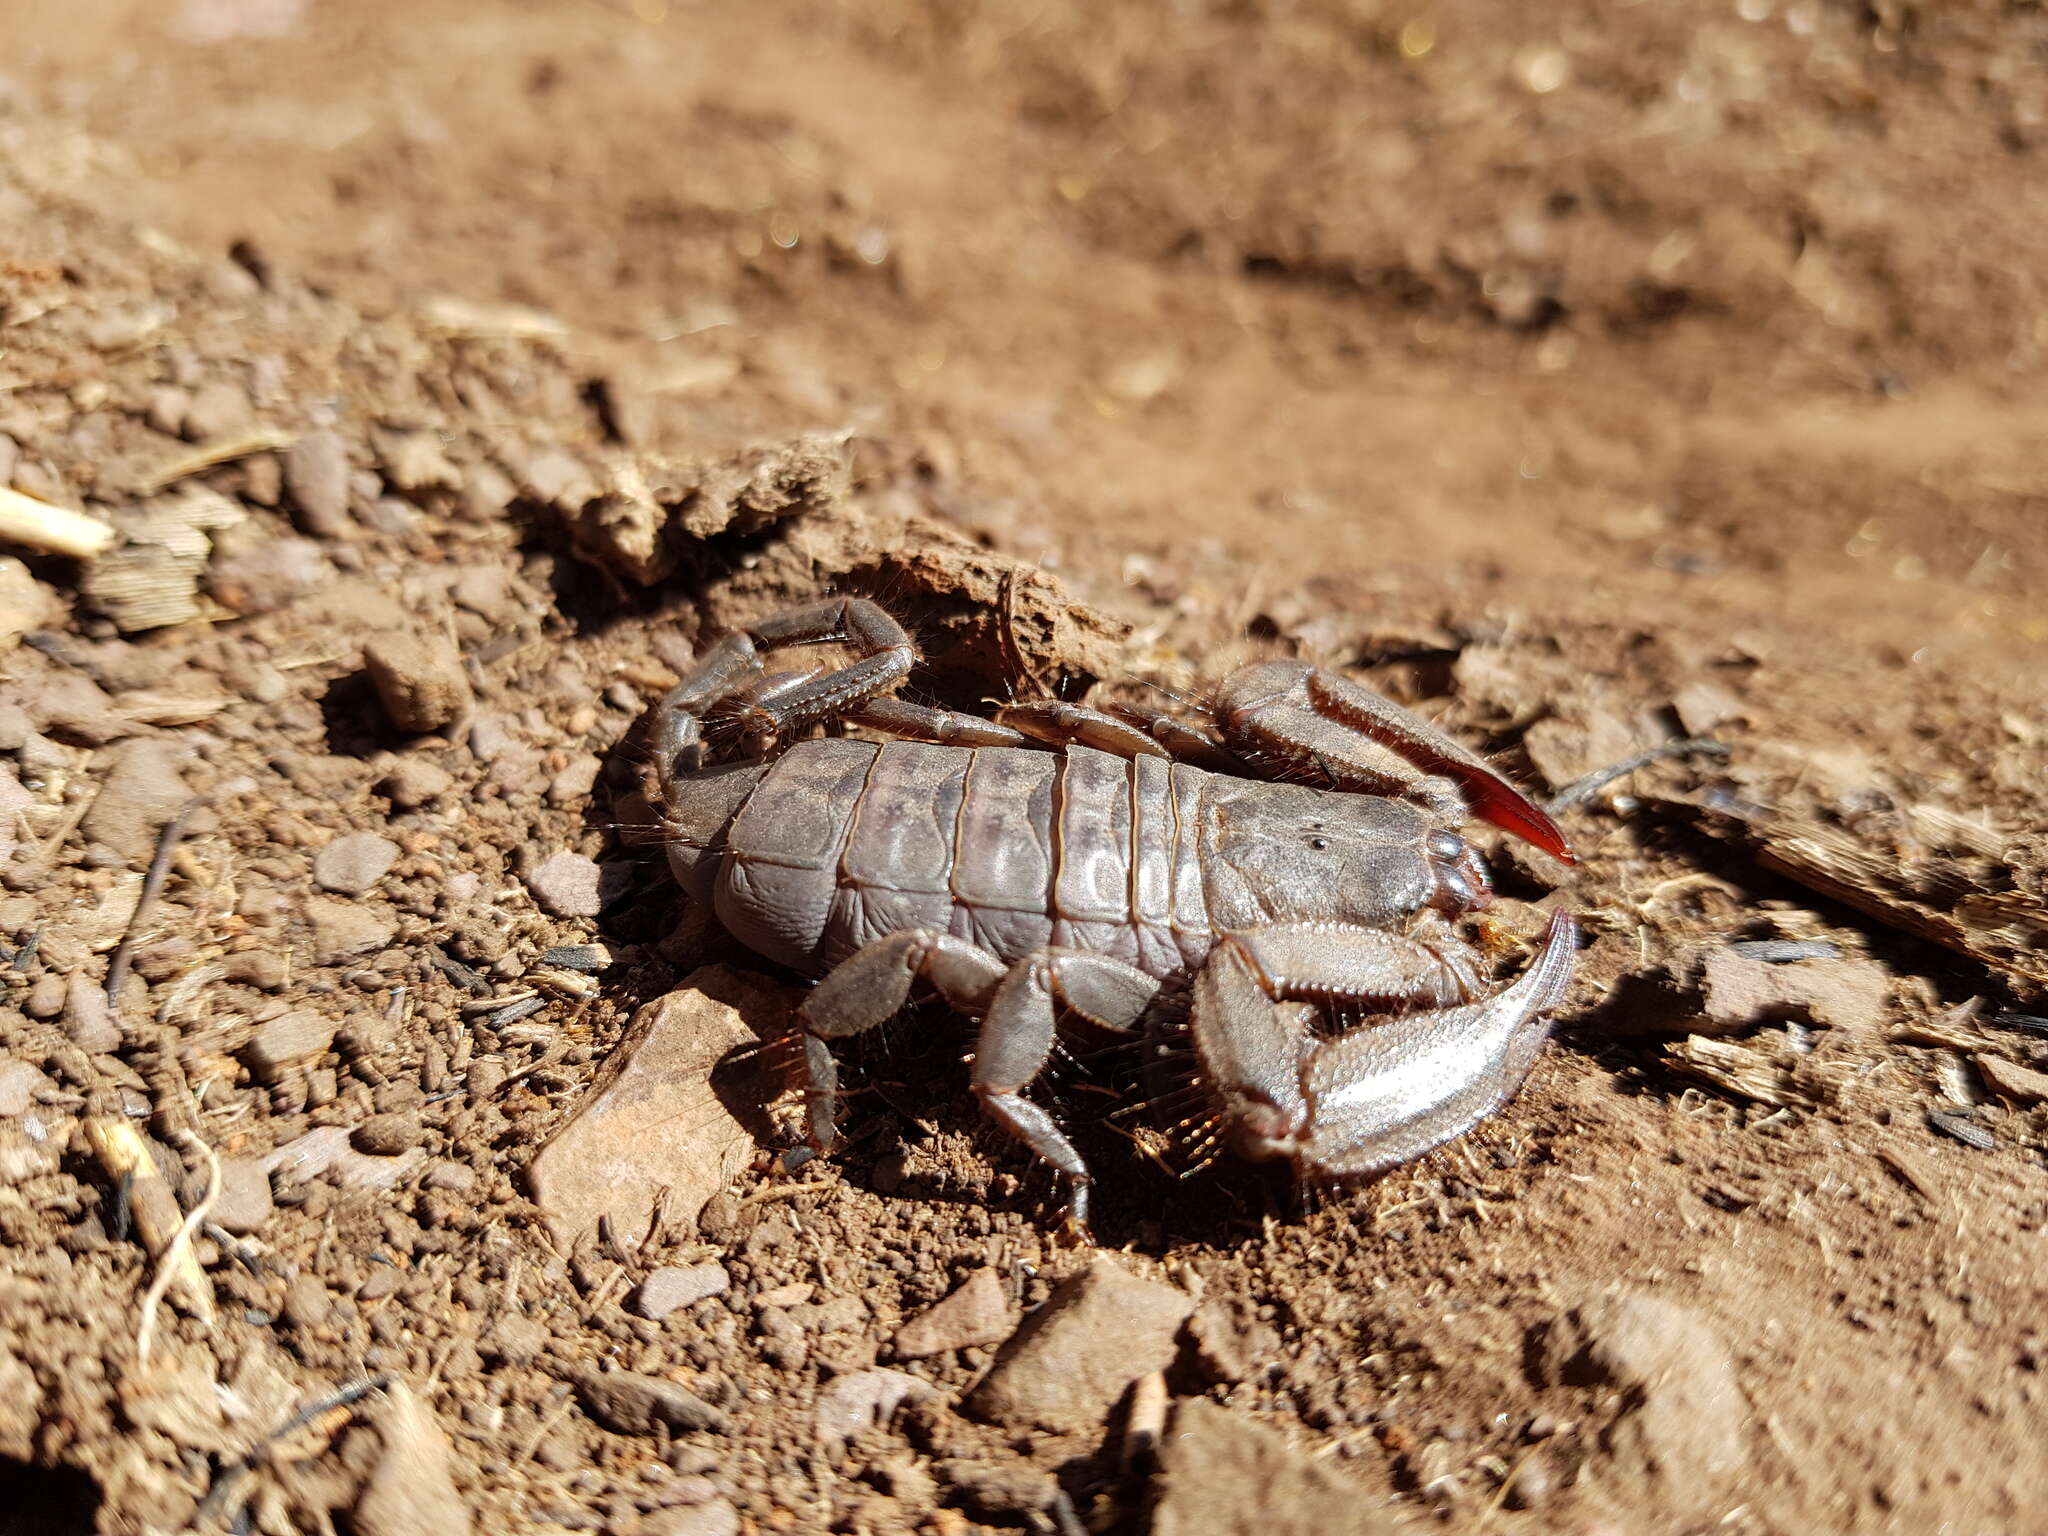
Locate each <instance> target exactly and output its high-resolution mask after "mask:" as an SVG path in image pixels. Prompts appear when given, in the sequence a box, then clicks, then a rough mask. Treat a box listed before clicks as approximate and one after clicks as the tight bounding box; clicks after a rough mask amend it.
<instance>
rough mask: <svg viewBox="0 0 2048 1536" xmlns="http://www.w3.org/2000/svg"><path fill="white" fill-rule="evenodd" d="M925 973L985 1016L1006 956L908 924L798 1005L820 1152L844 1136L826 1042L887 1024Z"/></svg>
mask: <svg viewBox="0 0 2048 1536" xmlns="http://www.w3.org/2000/svg"><path fill="white" fill-rule="evenodd" d="M920 976H922V977H923V978H924V979H925V980H926V981H928V982H930V983H931V984H932V985H933V986H934V987H935V988H937V989H938V992H939V995H940V996H941V997H943V998H945V1000H946V1001H947V1002H948V1003H950V1004H952V1005H953V1006H954V1007H955V1008H958V1009H959V1010H960V1011H961V1012H962V1013H969V1014H979V1013H981V1012H982V1011H983V1010H984V1009H986V1008H987V1007H988V1006H989V999H990V997H991V996H992V995H993V994H994V992H995V990H996V984H997V983H998V982H1000V981H1001V980H1002V979H1003V962H1002V961H1000V960H998V959H997V958H996V957H995V956H994V955H992V954H990V953H989V952H988V951H987V950H985V949H980V948H977V947H976V946H975V945H972V944H970V943H968V942H967V941H966V940H965V939H960V938H955V937H954V936H953V935H952V934H950V933H943V932H941V931H940V930H938V929H936V928H906V929H902V930H900V931H898V932H896V933H891V934H885V935H884V936H883V937H881V938H879V939H876V940H875V941H874V942H873V943H871V944H866V945H863V946H862V947H861V948H859V949H857V950H855V951H854V952H853V953H852V954H851V955H849V956H847V957H846V959H844V960H842V961H840V962H839V964H838V965H836V966H834V967H833V968H832V970H831V972H830V973H829V974H828V975H827V976H826V977H825V979H824V980H822V981H820V982H819V983H818V984H817V986H815V987H813V988H812V989H811V993H810V995H809V996H808V997H806V998H805V999H804V1001H803V1004H802V1006H801V1007H799V1008H798V1009H797V1023H798V1025H799V1026H800V1027H801V1028H802V1030H803V1045H804V1073H805V1085H804V1107H805V1113H806V1115H807V1117H808V1119H809V1122H810V1137H811V1143H812V1145H814V1146H816V1147H817V1149H818V1150H819V1151H821V1152H823V1151H829V1150H830V1149H831V1147H832V1144H833V1143H834V1142H836V1141H837V1140H838V1139H839V1126H838V1108H839V1064H838V1063H837V1062H836V1061H834V1060H833V1059H832V1050H831V1047H830V1046H829V1045H827V1044H826V1042H827V1041H830V1040H842V1039H845V1038H846V1037H847V1036H849V1035H857V1034H860V1033H861V1032H863V1031H864V1030H870V1029H873V1028H874V1027H875V1026H876V1025H878V1024H883V1023H886V1022H888V1020H889V1019H891V1018H892V1017H894V1016H895V1015H896V1014H897V1013H899V1012H901V1011H902V1008H903V1005H904V1003H906V1002H908V1001H909V999H910V987H911V983H912V982H914V981H916V980H917V979H918V978H919V977H920Z"/></svg>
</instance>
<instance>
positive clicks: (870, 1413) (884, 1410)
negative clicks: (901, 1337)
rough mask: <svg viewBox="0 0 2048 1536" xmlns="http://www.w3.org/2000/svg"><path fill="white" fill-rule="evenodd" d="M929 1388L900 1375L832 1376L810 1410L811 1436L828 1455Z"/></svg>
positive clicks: (874, 1372)
mask: <svg viewBox="0 0 2048 1536" xmlns="http://www.w3.org/2000/svg"><path fill="white" fill-rule="evenodd" d="M931 1390H932V1386H931V1383H930V1382H928V1381H924V1380H922V1379H920V1378H919V1377H916V1376H911V1375H908V1374H906V1373H904V1372H902V1371H885V1370H872V1371H851V1372H848V1373H847V1374H846V1375H844V1376H835V1377H833V1378H832V1380H831V1381H830V1382H828V1383H827V1384H826V1386H825V1389H824V1390H823V1391H822V1392H820V1393H819V1394H818V1401H817V1403H816V1405H815V1406H814V1407H813V1408H812V1410H811V1435H812V1438H814V1439H815V1440H816V1441H817V1442H818V1443H819V1444H820V1445H822V1446H824V1447H825V1449H826V1451H827V1452H828V1453H829V1454H831V1455H835V1456H836V1455H838V1454H839V1452H841V1451H843V1450H844V1449H845V1448H846V1442H847V1441H849V1440H851V1439H852V1438H853V1437H854V1436H856V1435H858V1434H861V1433H863V1432H864V1431H867V1430H870V1429H873V1428H874V1427H875V1426H876V1425H878V1424H886V1423H888V1422H889V1420H890V1419H891V1418H892V1417H894V1415H895V1413H896V1410H897V1409H898V1408H901V1407H902V1406H903V1405H904V1404H905V1403H908V1402H913V1401H915V1400H916V1399H918V1398H921V1397H927V1396H929V1395H930V1394H931Z"/></svg>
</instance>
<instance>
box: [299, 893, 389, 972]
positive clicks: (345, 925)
mask: <svg viewBox="0 0 2048 1536" xmlns="http://www.w3.org/2000/svg"><path fill="white" fill-rule="evenodd" d="M306 922H307V924H308V925H309V926H310V927H311V928H312V930H313V959H314V961H315V962H316V963H317V964H320V965H333V964H334V963H335V962H336V961H340V960H347V959H349V958H350V957H352V956H355V955H362V954H368V953H369V952H370V951H371V950H373V949H382V948H384V946H385V945H387V944H389V943H390V942H391V940H392V938H393V937H394V936H395V935H396V934H397V932H398V924H397V923H396V922H395V921H393V920H392V918H391V917H390V916H388V915H387V914H385V913H383V912H380V911H378V910H376V909H375V908H372V907H365V906H361V905H359V904H358V903H355V902H352V901H340V900H337V899H336V898H334V897H332V896H309V897H307V898H306Z"/></svg>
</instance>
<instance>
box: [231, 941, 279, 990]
mask: <svg viewBox="0 0 2048 1536" xmlns="http://www.w3.org/2000/svg"><path fill="white" fill-rule="evenodd" d="M221 969H222V971H224V972H225V973H226V979H227V980H229V981H235V982H240V983H241V984H242V985H243V986H245V987H255V988H256V989H258V990H259V991H263V992H278V991H282V990H283V988H284V986H285V983H286V982H287V981H288V980H289V979H290V975H291V972H290V968H289V967H288V966H287V965H286V964H285V959H284V956H283V955H280V954H277V953H275V952H274V951H272V950H268V949H244V950H237V951H236V952H235V953H234V954H232V955H228V956H225V957H223V959H222V960H221Z"/></svg>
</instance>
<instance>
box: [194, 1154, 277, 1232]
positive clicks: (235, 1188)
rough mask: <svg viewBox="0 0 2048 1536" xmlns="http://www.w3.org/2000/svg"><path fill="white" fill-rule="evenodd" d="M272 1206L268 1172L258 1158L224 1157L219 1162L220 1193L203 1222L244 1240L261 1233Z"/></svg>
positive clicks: (268, 1218) (261, 1160)
mask: <svg viewBox="0 0 2048 1536" xmlns="http://www.w3.org/2000/svg"><path fill="white" fill-rule="evenodd" d="M273 1209H274V1207H273V1206H272V1204H271V1200H270V1173H269V1171H268V1170H267V1169H266V1168H264V1166H263V1159H262V1158H260V1157H224V1158H222V1159H221V1160H220V1194H219V1196H218V1197H216V1198H215V1200H214V1202H213V1209H212V1210H211V1211H209V1212H208V1213H207V1219H208V1220H210V1221H212V1222H213V1223H214V1224H215V1225H216V1226H219V1227H221V1228H223V1229H224V1230H226V1231H229V1232H233V1233H236V1234H238V1235H239V1236H243V1237H247V1236H250V1235H251V1234H253V1233H256V1232H260V1231H262V1230H263V1228H264V1225H265V1224H266V1223H267V1222H268V1221H269V1220H270V1215H271V1211H272V1210H273Z"/></svg>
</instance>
